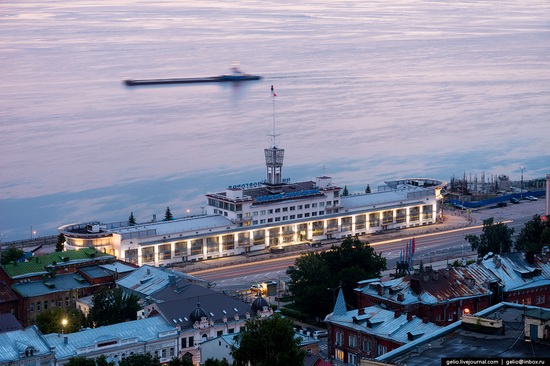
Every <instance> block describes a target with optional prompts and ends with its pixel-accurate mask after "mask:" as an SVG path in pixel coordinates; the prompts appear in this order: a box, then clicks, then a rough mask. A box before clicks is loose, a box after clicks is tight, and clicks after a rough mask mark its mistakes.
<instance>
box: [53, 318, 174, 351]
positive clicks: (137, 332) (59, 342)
mask: <svg viewBox="0 0 550 366" xmlns="http://www.w3.org/2000/svg"><path fill="white" fill-rule="evenodd" d="M171 336H173V337H176V336H177V330H176V328H175V327H173V326H172V325H170V324H168V323H167V322H166V321H165V320H164V319H162V317H160V316H155V317H151V318H146V319H141V320H134V321H129V322H124V323H118V324H113V325H107V326H103V327H98V328H93V329H85V330H81V331H79V332H75V333H66V334H58V333H50V334H46V335H45V336H44V338H45V339H46V341H47V342H48V343H49V344H50V345H51V346H53V347H55V355H56V358H57V359H58V360H60V359H67V358H70V357H73V356H76V355H79V354H80V351H83V350H85V349H86V348H88V347H90V349H92V350H93V351H94V352H97V351H101V347H102V345H104V346H105V347H109V346H111V345H112V344H113V342H115V343H124V342H138V343H142V342H148V341H151V340H156V339H160V338H163V337H171Z"/></svg>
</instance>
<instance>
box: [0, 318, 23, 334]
mask: <svg viewBox="0 0 550 366" xmlns="http://www.w3.org/2000/svg"><path fill="white" fill-rule="evenodd" d="M22 329H23V326H22V325H21V323H20V322H19V320H17V318H16V317H15V315H13V314H12V313H5V314H0V333H4V332H11V331H14V330H22Z"/></svg>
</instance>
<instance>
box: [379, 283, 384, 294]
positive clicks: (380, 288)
mask: <svg viewBox="0 0 550 366" xmlns="http://www.w3.org/2000/svg"><path fill="white" fill-rule="evenodd" d="M378 295H384V288H383V287H382V285H378Z"/></svg>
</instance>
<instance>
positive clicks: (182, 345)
mask: <svg viewBox="0 0 550 366" xmlns="http://www.w3.org/2000/svg"><path fill="white" fill-rule="evenodd" d="M181 348H182V349H184V348H187V338H185V337H183V338H182V339H181Z"/></svg>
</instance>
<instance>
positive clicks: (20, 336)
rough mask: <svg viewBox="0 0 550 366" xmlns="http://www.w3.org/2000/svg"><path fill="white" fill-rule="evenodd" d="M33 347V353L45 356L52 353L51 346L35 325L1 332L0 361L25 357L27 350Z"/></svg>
mask: <svg viewBox="0 0 550 366" xmlns="http://www.w3.org/2000/svg"><path fill="white" fill-rule="evenodd" d="M29 348H32V349H33V354H34V355H35V356H36V355H41V356H45V355H48V354H51V351H50V346H49V345H48V343H46V341H45V339H44V337H43V336H42V334H41V333H40V331H39V330H38V328H37V327H36V326H35V325H33V326H31V327H28V328H25V329H24V330H14V331H11V332H5V333H0V362H9V361H17V360H19V358H20V357H21V356H23V357H21V358H24V356H25V350H27V349H29Z"/></svg>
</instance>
